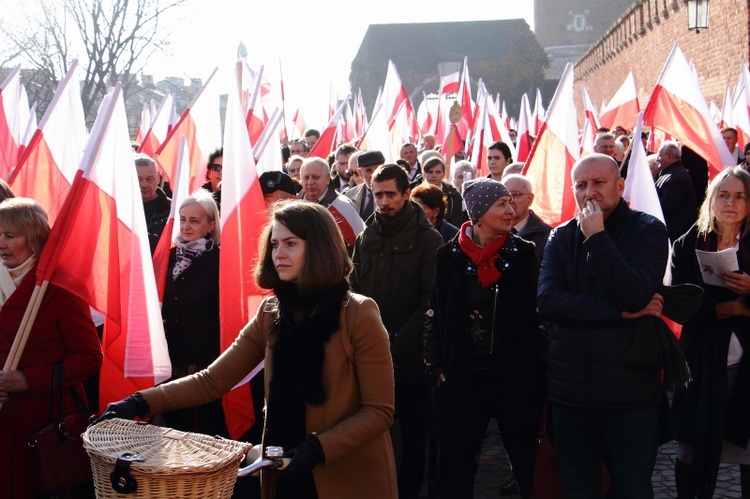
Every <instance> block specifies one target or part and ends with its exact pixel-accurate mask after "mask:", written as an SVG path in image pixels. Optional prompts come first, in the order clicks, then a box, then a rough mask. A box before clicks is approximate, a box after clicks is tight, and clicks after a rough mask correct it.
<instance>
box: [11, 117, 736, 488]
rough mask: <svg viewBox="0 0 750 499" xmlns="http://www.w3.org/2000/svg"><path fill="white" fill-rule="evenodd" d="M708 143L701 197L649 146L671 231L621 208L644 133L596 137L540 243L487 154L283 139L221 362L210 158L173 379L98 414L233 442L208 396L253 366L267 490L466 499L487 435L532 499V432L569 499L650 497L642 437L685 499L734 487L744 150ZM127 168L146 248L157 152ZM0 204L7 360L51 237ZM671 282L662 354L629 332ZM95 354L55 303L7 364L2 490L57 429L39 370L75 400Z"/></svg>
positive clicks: (154, 217) (18, 203)
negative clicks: (674, 325)
mask: <svg viewBox="0 0 750 499" xmlns="http://www.w3.org/2000/svg"><path fill="white" fill-rule="evenodd" d="M722 135H723V136H724V137H725V140H726V141H727V146H728V147H729V148H730V152H732V154H734V155H735V158H736V159H737V163H738V166H736V167H731V168H727V169H725V170H724V171H723V172H722V173H721V174H719V175H717V176H716V177H715V178H714V179H713V180H711V182H710V183H709V182H708V168H707V164H706V162H705V161H704V160H702V159H701V158H700V157H698V156H697V155H696V154H695V153H694V152H692V151H690V150H689V149H687V148H685V147H683V146H681V145H680V144H679V143H678V142H672V141H665V142H663V143H661V145H660V146H659V148H658V151H656V152H655V153H654V154H653V155H652V156H651V159H652V164H653V168H652V173H653V175H654V185H655V190H656V192H657V194H658V197H659V200H660V202H661V208H662V211H663V214H664V218H665V221H666V223H662V222H661V221H660V220H659V219H657V218H656V217H654V216H651V215H649V214H646V213H642V212H639V211H636V210H633V209H631V208H630V207H629V206H628V204H627V203H626V202H625V200H624V199H623V197H622V195H623V190H624V177H625V176H626V175H627V171H628V162H629V158H630V151H631V150H632V143H633V141H635V140H638V139H640V137H632V136H628V133H627V130H625V129H624V128H623V127H617V128H616V129H614V131H613V132H612V133H610V132H609V131H608V130H601V131H600V133H599V134H598V135H597V137H596V139H595V145H594V149H595V151H596V152H595V153H594V154H591V155H587V156H584V157H583V158H582V159H580V160H579V161H578V162H577V163H576V164H575V165H574V166H573V169H572V172H571V185H572V189H573V194H574V197H575V202H576V205H577V207H578V214H577V215H576V217H574V218H573V219H571V220H569V221H565V222H563V223H562V224H560V225H559V226H558V227H556V228H554V229H553V228H552V227H551V226H549V225H547V224H546V223H545V222H544V221H543V220H542V219H541V218H540V217H539V216H538V215H537V214H535V213H534V211H533V206H534V194H535V193H534V192H533V186H532V184H531V182H529V181H528V180H527V179H526V178H525V177H524V176H523V175H522V174H521V169H522V166H523V165H522V164H520V163H514V161H513V157H512V154H511V149H510V148H509V147H508V145H507V144H505V143H503V142H495V143H493V144H491V145H490V146H489V147H488V148H487V158H486V164H487V168H488V172H485V173H488V174H486V175H485V174H481V173H480V172H479V171H477V168H476V167H475V166H474V165H472V164H471V163H470V162H468V161H465V160H462V159H461V158H460V157H449V158H446V157H444V156H443V155H442V154H441V152H440V150H439V149H436V146H435V141H434V137H431V136H429V135H428V136H425V137H424V139H423V142H422V143H421V144H419V145H417V144H414V143H406V144H403V145H402V146H401V148H400V158H399V159H398V160H397V161H396V162H395V163H388V162H386V159H385V156H384V154H383V153H382V152H380V151H372V150H370V151H360V150H358V149H357V147H356V146H355V145H354V144H342V145H340V146H339V147H337V148H336V149H335V151H334V152H333V153H332V154H331V155H330V156H329V157H328V158H327V159H324V158H318V157H307V155H308V153H309V151H310V149H311V147H312V146H313V145H314V144H315V141H316V140H318V138H319V137H320V134H319V133H317V132H316V131H315V130H310V131H308V133H306V134H305V137H304V138H303V139H298V140H294V141H291V142H289V143H284V144H283V149H282V154H283V157H284V160H285V168H284V171H270V172H265V173H263V174H262V175H260V177H259V182H260V186H261V190H262V192H263V196H264V199H265V202H266V206H267V209H268V211H269V222H268V224H267V225H266V227H265V228H264V231H263V235H262V237H261V241H260V249H259V261H258V263H257V266H256V268H255V273H254V276H253V277H254V279H255V282H256V284H257V285H258V286H259V287H260V288H263V289H266V290H268V292H269V296H268V297H267V298H266V299H265V300H264V301H263V303H262V304H261V305H260V307H259V308H258V311H257V313H256V315H255V317H254V318H253V319H252V320H251V321H250V322H249V323H248V324H247V325H246V326H245V327H244V328H243V329H242V330H241V331H238V336H237V339H236V340H235V342H234V343H233V344H232V345H231V346H230V347H229V348H228V349H227V350H225V351H224V352H223V353H220V347H219V317H220V316H219V314H220V310H219V294H220V292H221V290H220V286H219V260H220V258H221V231H220V216H221V215H220V206H221V178H222V177H221V173H222V159H223V151H222V150H221V149H217V150H216V151H214V152H213V153H212V154H211V155H210V156H209V160H208V164H207V171H206V178H205V180H206V183H205V185H203V188H202V189H199V190H198V191H196V192H194V193H192V194H191V195H190V196H189V197H188V198H187V199H185V200H184V201H182V202H181V204H180V206H179V210H178V214H179V235H178V236H177V237H176V239H175V240H174V241H173V243H174V247H173V249H172V250H171V253H170V258H169V266H168V271H167V275H166V277H165V282H164V283H163V284H164V301H163V306H162V316H163V319H164V325H165V333H166V339H167V343H168V347H169V353H170V358H171V360H172V366H173V368H172V369H173V370H172V378H171V379H170V380H169V381H168V382H166V383H163V384H161V385H158V386H156V387H153V388H150V389H148V390H144V391H139V392H136V393H134V394H133V395H131V396H130V397H128V398H126V399H123V400H121V401H116V402H112V403H110V404H109V405H108V406H107V408H106V410H105V411H104V413H103V414H102V415H101V416H100V420H101V419H105V418H110V417H123V418H135V417H140V418H151V420H152V421H153V422H155V423H157V424H163V425H166V426H170V427H173V428H177V429H181V430H186V431H196V432H201V433H208V434H212V435H222V436H227V434H228V432H227V427H226V425H225V423H224V412H223V411H224V410H223V408H222V405H221V402H220V398H221V396H222V395H223V394H225V393H226V392H228V391H229V390H230V389H231V388H232V387H233V386H235V385H236V384H237V383H238V382H239V381H240V380H242V379H243V378H244V377H245V376H246V375H247V374H248V373H249V372H250V371H251V370H253V369H254V368H255V366H257V365H258V364H259V363H260V362H261V361H265V369H264V370H263V371H262V374H261V375H259V376H256V378H255V379H254V380H253V381H251V383H253V385H252V386H253V390H252V391H253V397H254V398H255V407H256V421H257V423H256V425H255V426H254V427H253V428H252V429H251V430H250V432H248V434H246V435H244V436H243V439H246V440H248V441H251V442H253V443H257V444H262V445H264V446H267V445H277V446H282V447H283V448H284V449H286V453H287V456H288V457H289V458H290V463H289V465H288V466H287V467H286V468H285V469H283V470H281V471H280V472H279V475H280V476H279V481H278V489H277V497H279V498H315V497H320V498H341V497H363V498H366V497H372V498H388V497H394V498H395V497H400V498H404V499H408V498H418V497H420V494H421V493H422V490H423V489H424V488H425V481H426V480H433V478H432V477H436V478H435V479H434V483H431V484H430V485H431V487H428V488H430V490H431V493H432V490H433V489H434V491H435V493H436V494H437V496H438V497H441V498H445V499H461V498H467V499H468V498H471V497H473V494H474V492H473V490H474V478H475V475H476V473H477V468H478V463H479V457H480V453H481V448H482V443H483V440H484V438H485V433H486V431H487V427H488V424H489V421H490V419H495V420H496V422H497V425H498V428H499V431H500V435H501V438H502V441H503V444H504V446H505V448H506V450H507V453H508V458H509V460H510V464H511V466H512V471H513V480H512V481H511V482H510V483H506V484H503V485H504V487H503V491H506V490H509V491H511V492H518V493H519V494H520V496H521V497H523V498H530V497H532V496H533V494H534V492H533V490H534V487H535V482H536V481H539V480H542V481H544V480H552V479H553V477H551V476H540V475H539V473H540V469H541V468H540V467H539V466H538V463H537V462H536V451H537V439H538V436H539V434H540V431H541V430H540V423H541V424H542V425H544V424H545V423H544V422H545V421H546V424H547V430H549V434H550V435H551V436H552V442H553V445H554V447H555V450H556V454H557V461H558V464H559V478H557V480H559V482H560V484H561V485H560V487H561V490H560V494H561V496H562V495H564V496H565V497H571V498H598V497H604V493H605V492H607V493H608V494H609V495H608V496H607V497H617V498H647V497H653V491H652V485H651V475H652V472H653V468H654V464H655V461H656V455H657V449H658V446H659V445H661V444H664V443H665V442H668V441H671V440H672V439H674V440H675V441H676V448H677V459H676V462H675V488H676V491H677V495H678V497H680V498H693V497H696V495H697V496H698V497H705V498H708V497H711V496H712V494H713V490H714V488H715V485H716V480H717V475H718V468H719V464H720V463H735V464H739V465H740V475H741V481H742V483H741V486H742V494H743V497H750V448H748V440H749V438H750V360H749V359H750V356H745V355H744V350H745V349H750V322H749V321H750V319H749V318H750V302H748V295H750V239H748V238H750V207H748V205H747V203H748V200H750V173H748V171H747V166H748V165H747V162H748V161H747V160H746V159H745V157H746V155H747V153H749V152H750V147H746V148H745V150H744V151H743V150H741V149H740V148H738V147H737V146H736V142H737V140H736V139H737V132H736V131H735V130H733V129H731V128H727V129H724V130H722ZM732 140H734V142H733V143H732ZM134 165H135V170H136V173H137V175H138V179H139V183H140V188H141V196H142V201H143V207H144V214H145V217H146V221H147V228H148V232H149V240H150V243H151V250H152V252H153V251H154V248H155V246H156V243H157V242H158V240H159V237H160V235H161V232H162V231H163V230H164V227H165V223H166V221H167V218H168V216H169V213H170V207H171V198H170V196H171V191H170V189H169V187H170V186H169V185H168V184H166V183H164V182H163V180H162V177H161V176H160V174H159V170H158V167H157V164H156V162H155V161H154V160H153V159H152V158H150V157H148V156H146V155H141V154H136V155H134ZM0 193H2V195H3V196H5V197H7V198H8V199H5V200H4V201H2V202H0V263H1V264H0V360H2V361H4V360H5V358H6V357H7V356H8V353H9V350H10V346H11V344H12V343H13V339H14V336H15V334H16V330H17V329H18V324H19V323H20V321H21V319H22V316H23V312H24V310H25V306H26V304H27V303H28V302H29V300H30V294H31V291H32V288H33V285H34V281H35V279H34V275H35V272H34V269H35V265H36V263H37V259H38V256H39V254H40V251H41V248H42V247H43V246H44V243H45V240H46V237H47V234H48V233H49V226H48V224H47V221H46V215H45V214H44V212H43V210H42V209H41V208H40V207H39V205H38V204H36V203H35V202H34V201H33V200H29V199H22V198H13V197H12V196H13V194H12V192H10V189H9V188H7V186H5V185H0ZM719 252H721V255H722V256H723V257H724V259H723V260H722V261H723V262H725V263H724V265H726V267H722V268H721V269H719V270H717V271H716V272H713V273H711V272H708V271H707V270H706V265H705V264H704V263H702V261H701V255H702V254H704V253H715V254H717V253H719ZM726 262H729V263H726ZM732 264H734V266H732ZM686 284H692V285H695V286H699V287H700V288H701V289H702V290H703V295H702V298H701V299H700V302H699V303H697V304H696V305H695V306H694V307H692V309H691V310H689V311H688V313H686V314H684V315H685V316H686V319H685V320H684V321H682V322H684V328H683V329H682V335H681V338H680V348H681V352H682V355H677V353H679V352H675V351H673V350H670V349H668V348H665V347H663V346H661V345H656V346H653V342H649V341H648V338H647V339H646V341H644V340H643V335H642V334H641V332H642V331H644V330H646V329H648V328H650V327H653V325H654V323H655V322H656V323H659V324H661V323H662V321H661V318H662V317H668V318H671V319H675V320H676V318H675V317H672V316H671V315H670V310H671V307H672V306H673V303H671V301H672V300H673V299H674V298H673V297H674V294H673V292H672V291H671V290H673V289H674V288H677V287H679V286H682V285H686ZM685 307H686V305H684V304H683V308H685ZM669 334H672V333H669ZM98 342H99V338H98V337H97V330H96V328H95V327H94V323H93V322H92V320H91V314H90V311H89V309H88V307H87V306H86V304H85V303H83V302H82V301H80V300H78V299H77V298H76V297H75V296H73V295H72V294H70V293H68V292H66V291H64V290H62V289H56V288H53V289H51V290H48V291H47V294H46V295H45V298H44V301H43V302H42V306H41V310H40V314H39V317H38V318H37V321H36V323H35V325H34V329H33V330H32V333H31V335H30V338H29V341H28V344H27V346H26V349H25V350H24V353H23V356H22V357H21V362H20V364H19V365H18V368H17V369H13V370H3V371H0V403H2V404H3V407H2V408H1V409H0V435H2V442H3V443H4V445H3V446H1V448H0V477H2V478H3V479H2V480H0V491H1V492H0V495H1V496H7V497H21V498H23V497H32V496H33V493H34V488H33V483H34V477H33V470H32V469H31V468H30V465H29V460H28V452H29V450H28V449H27V446H26V438H27V435H28V434H29V432H30V431H31V430H32V429H34V428H36V427H38V426H39V425H41V424H44V423H45V422H46V420H47V418H48V412H49V403H50V402H49V401H50V396H51V391H52V385H53V379H52V372H53V367H54V366H55V364H59V363H62V364H63V365H64V367H65V374H66V378H65V383H66V385H67V386H68V387H70V388H71V390H70V392H69V393H67V392H66V396H67V395H70V396H71V400H66V401H65V404H66V406H71V407H72V405H73V404H74V401H73V400H72V397H73V392H76V393H77V394H78V395H79V396H82V397H85V395H86V393H85V392H86V390H85V388H84V385H83V382H84V380H86V379H87V378H90V377H91V376H94V375H95V374H96V373H97V372H98V369H99V367H100V365H101V362H102V356H101V350H100V348H99V344H98ZM643 351H645V352H646V354H645V355H641V354H642V353H643ZM644 358H646V360H643V359H644ZM679 362H684V363H686V368H688V369H689V371H690V374H691V379H690V380H689V381H687V380H680V381H678V382H676V383H674V386H670V382H669V380H668V378H669V377H668V376H665V375H662V371H663V370H665V369H667V364H669V365H674V364H675V363H679ZM672 381H674V380H672ZM101 382H106V380H101ZM672 391H673V392H674V397H673V401H672V404H671V407H670V404H669V401H667V402H666V404H665V400H667V396H666V394H667V392H672ZM6 443H7V444H6ZM428 468H431V469H430V470H429V473H428V472H427V471H428ZM425 477H430V478H428V479H426V478H425ZM605 477H606V480H605ZM242 487H246V489H243V491H242V494H240V493H239V492H238V493H237V494H236V495H238V496H240V495H242V496H243V497H255V496H257V494H258V487H257V484H254V485H252V486H250V487H248V486H247V485H243V484H242V483H240V484H238V490H239V489H240V488H242ZM250 489H253V490H250ZM85 493H86V492H85V491H80V494H79V496H81V497H83V495H84V494H85ZM88 493H90V491H88Z"/></svg>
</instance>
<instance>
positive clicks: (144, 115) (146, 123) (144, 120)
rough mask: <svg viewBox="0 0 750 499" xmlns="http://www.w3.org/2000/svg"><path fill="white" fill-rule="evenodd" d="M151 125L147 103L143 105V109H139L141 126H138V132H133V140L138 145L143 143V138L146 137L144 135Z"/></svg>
mask: <svg viewBox="0 0 750 499" xmlns="http://www.w3.org/2000/svg"><path fill="white" fill-rule="evenodd" d="M150 125H151V110H150V108H149V105H148V103H146V102H144V103H143V109H141V124H140V125H138V130H137V131H136V132H135V138H134V139H133V140H134V141H136V142H138V143H139V144H140V143H141V142H143V138H144V137H146V134H147V133H148V129H149V128H150Z"/></svg>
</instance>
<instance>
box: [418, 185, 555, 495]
mask: <svg viewBox="0 0 750 499" xmlns="http://www.w3.org/2000/svg"><path fill="white" fill-rule="evenodd" d="M463 196H464V202H465V204H466V208H467V211H468V213H469V218H470V221H468V222H465V223H464V224H463V225H462V226H461V230H460V232H459V234H458V236H457V237H455V238H454V239H453V240H452V241H451V242H449V243H448V244H445V245H444V246H441V247H440V249H439V250H438V254H437V261H436V268H438V269H441V271H440V272H437V273H436V274H435V281H434V283H433V290H432V295H431V298H430V307H431V308H430V310H429V311H428V314H427V315H428V317H429V320H428V323H427V330H426V332H425V335H426V336H425V362H426V364H427V367H428V371H429V372H430V375H431V379H432V380H433V382H434V385H435V390H434V399H433V425H434V427H433V429H434V430H435V432H436V433H437V434H438V442H439V446H440V462H439V472H438V474H439V489H440V497H451V498H456V499H460V498H467V499H469V498H471V497H472V496H473V488H474V474H475V473H476V469H477V464H478V460H479V454H480V451H481V447H482V441H483V440H484V434H485V431H486V429H487V425H488V423H489V420H490V418H495V419H496V420H497V423H498V427H499V429H500V435H501V437H502V439H503V444H504V445H505V448H506V450H507V451H508V457H509V459H510V462H511V464H512V467H513V475H514V477H515V479H516V480H517V482H518V485H519V489H520V492H521V497H524V498H527V497H529V495H530V491H531V482H532V475H533V469H534V459H535V456H536V437H537V425H538V421H539V416H540V414H541V408H542V401H543V393H544V391H543V387H544V374H543V373H544V365H543V362H542V356H541V353H542V345H543V338H542V336H541V334H540V332H539V327H538V318H537V314H536V283H537V275H538V263H537V258H536V251H535V249H534V245H533V244H532V243H530V242H528V241H525V240H523V239H521V238H519V237H517V236H515V235H514V234H512V233H511V228H512V226H513V214H514V209H513V204H512V199H511V196H510V193H509V192H508V190H507V189H506V188H505V186H504V185H502V184H501V183H500V182H497V181H495V180H491V179H489V178H478V179H476V180H473V181H470V182H466V183H464V185H463Z"/></svg>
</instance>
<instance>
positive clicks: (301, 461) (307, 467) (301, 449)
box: [279, 434, 325, 477]
mask: <svg viewBox="0 0 750 499" xmlns="http://www.w3.org/2000/svg"><path fill="white" fill-rule="evenodd" d="M286 457H291V458H292V460H291V462H290V463H289V465H288V466H287V467H286V468H284V469H283V470H280V471H279V476H282V477H292V476H295V475H302V474H306V473H312V470H313V468H314V467H315V465H316V464H318V463H322V462H323V461H325V456H324V455H323V446H322V445H320V440H318V437H316V436H315V435H312V434H310V435H308V436H306V437H305V439H304V440H303V441H302V443H301V444H299V445H298V446H297V447H295V448H294V449H292V451H291V452H289V453H287V455H286Z"/></svg>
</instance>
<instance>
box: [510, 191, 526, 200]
mask: <svg viewBox="0 0 750 499" xmlns="http://www.w3.org/2000/svg"><path fill="white" fill-rule="evenodd" d="M526 194H528V192H518V191H510V197H511V198H513V199H515V198H520V197H521V196H525V195H526Z"/></svg>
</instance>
